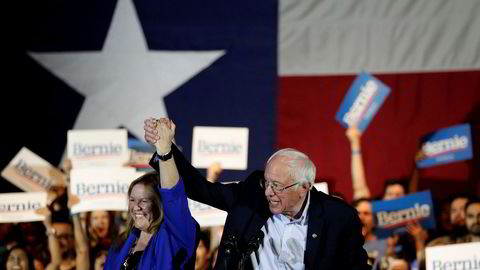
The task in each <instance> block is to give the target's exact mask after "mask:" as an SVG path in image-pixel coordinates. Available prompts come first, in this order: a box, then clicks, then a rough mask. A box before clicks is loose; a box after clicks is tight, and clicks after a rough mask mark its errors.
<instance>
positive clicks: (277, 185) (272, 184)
mask: <svg viewBox="0 0 480 270" xmlns="http://www.w3.org/2000/svg"><path fill="white" fill-rule="evenodd" d="M298 184H300V183H299V182H295V183H293V184H291V185H288V186H286V187H284V186H283V185H282V184H280V183H278V182H275V181H267V180H265V179H263V178H262V179H260V186H261V187H262V188H263V189H265V190H267V188H268V187H269V186H270V187H271V188H272V190H273V191H274V192H275V193H281V192H283V191H284V190H286V189H287V188H291V187H293V186H295V185H298Z"/></svg>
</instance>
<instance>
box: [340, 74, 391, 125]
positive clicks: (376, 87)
mask: <svg viewBox="0 0 480 270" xmlns="http://www.w3.org/2000/svg"><path fill="white" fill-rule="evenodd" d="M389 94H390V88H389V87H388V86H386V85H385V84H384V83H382V82H381V81H379V80H378V79H377V78H375V77H373V76H372V75H370V74H368V73H360V74H359V75H358V76H357V78H356V79H355V81H353V84H352V86H350V89H349V90H348V92H347V94H346V95H345V97H344V99H343V101H342V104H341V105H340V108H339V109H338V111H337V114H336V116H335V119H336V120H337V121H338V122H340V124H342V125H343V126H345V127H349V126H352V125H355V126H356V127H357V129H358V130H360V131H362V132H363V131H364V130H365V129H366V128H367V126H368V125H369V124H370V122H371V121H372V119H373V117H374V116H375V114H376V113H377V111H378V110H379V109H380V107H381V106H382V104H383V102H384V101H385V98H386V97H387V96H388V95H389Z"/></svg>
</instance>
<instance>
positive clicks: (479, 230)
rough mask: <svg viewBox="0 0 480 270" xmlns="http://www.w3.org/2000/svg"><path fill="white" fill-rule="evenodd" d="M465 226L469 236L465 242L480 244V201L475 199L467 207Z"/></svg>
mask: <svg viewBox="0 0 480 270" xmlns="http://www.w3.org/2000/svg"><path fill="white" fill-rule="evenodd" d="M465 225H466V226H467V230H468V234H467V235H466V236H465V242H480V199H479V198H475V199H471V200H469V201H468V203H467V204H466V205H465Z"/></svg>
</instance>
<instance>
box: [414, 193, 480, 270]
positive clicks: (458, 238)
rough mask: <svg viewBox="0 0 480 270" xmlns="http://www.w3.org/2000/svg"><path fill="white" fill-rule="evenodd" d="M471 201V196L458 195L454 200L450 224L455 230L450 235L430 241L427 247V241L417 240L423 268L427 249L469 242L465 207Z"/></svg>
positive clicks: (418, 257) (420, 262)
mask: <svg viewBox="0 0 480 270" xmlns="http://www.w3.org/2000/svg"><path fill="white" fill-rule="evenodd" d="M469 200H470V196H468V195H458V196H456V197H455V198H454V199H453V200H452V202H451V204H450V223H451V224H452V226H453V228H452V231H451V232H450V234H449V235H445V236H441V237H437V238H435V239H433V240H431V241H429V242H428V244H427V245H425V243H426V240H425V239H421V238H419V239H416V242H417V260H418V261H419V264H420V265H421V266H422V267H424V266H425V248H427V247H433V246H443V245H450V244H457V243H466V242H469V239H470V237H468V230H467V227H466V225H465V223H466V222H465V220H466V217H465V209H466V208H465V207H466V205H467V203H468V202H469ZM471 211H472V210H471ZM471 214H472V212H471ZM472 227H473V226H472Z"/></svg>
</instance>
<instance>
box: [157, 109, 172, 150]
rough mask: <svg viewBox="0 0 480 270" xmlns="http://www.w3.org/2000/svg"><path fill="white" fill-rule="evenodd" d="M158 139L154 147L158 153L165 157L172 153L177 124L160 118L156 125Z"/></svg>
mask: <svg viewBox="0 0 480 270" xmlns="http://www.w3.org/2000/svg"><path fill="white" fill-rule="evenodd" d="M155 131H157V132H156V138H158V139H157V140H156V141H155V143H154V145H155V147H156V148H157V153H159V154H160V155H165V154H167V153H168V152H170V150H171V147H172V140H173V136H174V135H175V124H174V123H173V121H172V120H170V119H168V118H160V119H158V120H156V123H155Z"/></svg>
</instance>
